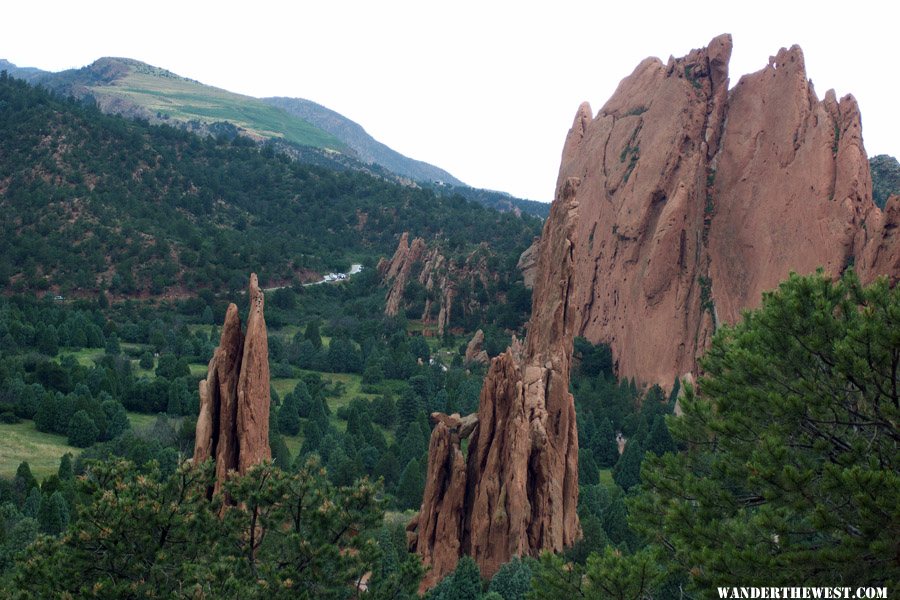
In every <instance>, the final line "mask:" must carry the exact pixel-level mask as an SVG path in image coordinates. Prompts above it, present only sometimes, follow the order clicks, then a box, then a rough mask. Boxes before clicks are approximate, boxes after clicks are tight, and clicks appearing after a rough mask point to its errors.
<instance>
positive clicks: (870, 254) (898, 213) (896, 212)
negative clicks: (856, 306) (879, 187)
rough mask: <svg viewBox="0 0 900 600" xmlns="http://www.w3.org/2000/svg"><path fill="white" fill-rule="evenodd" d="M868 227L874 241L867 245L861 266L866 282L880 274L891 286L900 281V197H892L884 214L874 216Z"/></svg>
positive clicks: (885, 207)
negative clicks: (899, 231) (898, 229)
mask: <svg viewBox="0 0 900 600" xmlns="http://www.w3.org/2000/svg"><path fill="white" fill-rule="evenodd" d="M868 227H869V228H870V230H871V231H872V233H873V236H872V241H871V242H869V244H867V245H866V249H865V252H864V254H863V262H862V264H861V265H860V269H861V272H862V275H863V277H862V279H863V281H864V282H869V281H871V280H872V279H873V278H874V277H875V276H877V275H879V274H885V275H887V276H888V278H889V279H890V282H891V285H896V284H897V282H898V280H900V235H898V232H897V228H898V227H900V196H891V197H890V198H888V201H887V204H885V206H884V212H883V213H882V214H880V215H877V214H876V215H874V218H873V219H872V222H871V223H869V224H868Z"/></svg>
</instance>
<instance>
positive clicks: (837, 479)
mask: <svg viewBox="0 0 900 600" xmlns="http://www.w3.org/2000/svg"><path fill="white" fill-rule="evenodd" d="M898 315H900V287H895V288H893V289H891V287H890V286H889V284H888V282H887V281H886V280H885V279H881V280H877V281H876V282H875V283H873V284H872V285H871V286H869V287H868V288H863V287H862V286H861V285H860V283H859V281H858V279H857V278H856V276H855V275H854V274H853V273H852V271H847V272H846V273H845V274H844V276H843V277H842V278H841V279H840V280H838V281H832V280H831V279H829V278H827V277H825V276H824V275H822V274H821V273H819V274H817V275H813V276H808V277H800V276H797V275H792V276H791V277H790V278H789V279H788V280H787V281H786V282H784V283H782V284H781V285H780V286H779V288H778V290H777V291H775V292H772V293H769V294H766V295H764V297H763V301H762V305H761V307H760V308H759V309H758V310H756V311H753V312H749V313H746V314H745V315H744V318H743V320H742V321H741V322H740V323H739V324H737V325H735V326H733V327H728V326H726V327H723V328H721V329H720V330H719V331H718V332H717V333H716V336H715V337H714V339H713V343H712V346H711V348H710V349H709V351H708V352H707V353H706V356H705V357H704V358H703V360H702V362H701V364H702V367H703V369H702V370H703V373H704V375H703V377H702V378H701V379H700V380H699V382H698V386H699V391H700V393H699V394H697V393H695V391H694V390H693V389H692V387H691V386H686V387H685V390H684V393H683V395H682V398H681V405H682V409H683V412H684V415H683V416H682V417H681V418H678V419H674V420H672V421H671V422H670V426H671V427H672V434H673V436H674V437H675V438H676V439H677V440H678V441H679V442H682V443H684V444H685V445H686V450H685V451H684V452H681V453H679V454H677V455H672V454H667V455H664V456H662V457H656V456H654V455H653V454H648V457H647V462H646V465H645V468H644V471H643V474H642V475H643V482H644V483H643V485H642V489H643V491H642V494H640V495H639V496H638V497H637V498H635V499H634V501H633V505H632V507H631V510H630V513H631V514H632V515H633V517H634V523H635V525H636V526H637V527H638V529H639V530H640V531H641V532H643V533H645V534H646V535H647V536H648V537H650V538H651V539H654V540H658V541H659V542H661V546H662V547H665V548H666V549H668V550H669V551H670V554H669V559H670V560H671V561H672V563H673V569H680V570H681V571H682V572H689V573H690V575H691V578H692V584H693V585H694V586H695V587H697V588H699V589H700V590H704V591H705V590H710V591H711V590H713V589H714V587H715V586H718V585H734V583H735V582H736V581H740V582H741V585H747V586H753V585H766V586H772V585H796V582H798V581H803V582H804V585H830V584H828V583H827V582H829V581H841V585H844V586H848V587H853V586H881V585H887V584H888V583H896V582H897V581H898V575H897V564H896V557H897V552H896V550H897V539H898V535H900V529H898V526H897V524H898V523H900V504H898V502H897V499H898V498H900V476H898V472H900V453H898V452H897V444H898V440H900V436H898V433H897V426H896V423H897V422H898V417H900V400H898V393H897V389H898V388H897V385H896V382H897V380H898V379H897V378H898V364H900V360H898V358H897V357H898V356H900V337H898V335H897V332H898V320H897V319H898ZM792 582H793V583H792Z"/></svg>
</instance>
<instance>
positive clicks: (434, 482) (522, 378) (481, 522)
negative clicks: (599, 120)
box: [407, 179, 581, 589]
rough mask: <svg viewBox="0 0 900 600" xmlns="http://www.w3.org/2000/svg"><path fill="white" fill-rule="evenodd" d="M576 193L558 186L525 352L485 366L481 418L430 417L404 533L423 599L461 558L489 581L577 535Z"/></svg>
mask: <svg viewBox="0 0 900 600" xmlns="http://www.w3.org/2000/svg"><path fill="white" fill-rule="evenodd" d="M577 187H578V181H577V179H573V180H567V181H565V182H564V184H563V185H562V186H560V188H559V190H558V192H557V199H556V200H555V202H554V203H553V206H552V207H551V213H550V214H551V219H550V220H548V221H547V223H546V224H545V227H544V232H543V235H542V237H541V242H540V250H539V260H538V268H537V271H536V277H535V283H534V294H533V298H532V316H531V320H530V321H529V324H528V335H527V337H526V340H525V343H524V345H523V344H520V343H519V342H518V341H517V340H515V339H514V341H513V344H512V346H511V347H510V348H509V349H507V351H506V352H505V353H503V354H501V355H500V356H498V357H497V358H495V359H493V360H492V361H491V365H490V368H489V370H488V374H487V376H486V377H485V381H484V385H483V387H482V390H481V397H480V401H479V408H478V413H477V416H475V415H469V416H467V417H459V415H451V416H447V415H442V414H439V413H435V414H433V415H432V420H433V421H434V422H435V423H436V426H435V428H434V430H433V432H432V436H431V443H430V446H429V456H428V474H427V476H426V489H425V494H424V498H423V501H422V506H421V509H420V511H419V513H418V515H417V516H416V517H415V518H414V519H413V520H412V522H410V524H409V526H408V528H407V537H408V540H409V542H410V547H411V548H412V549H414V550H416V551H417V552H418V553H419V554H420V555H421V556H422V561H423V563H424V564H425V565H427V566H428V567H430V570H429V571H428V573H427V574H426V576H425V579H424V581H423V584H422V587H423V589H425V588H429V587H431V586H433V585H434V584H436V583H437V582H438V581H440V580H441V578H443V577H444V576H445V575H446V574H447V573H449V572H450V571H452V570H453V569H454V568H455V567H456V563H457V561H458V560H459V558H460V556H462V555H463V554H469V555H471V556H472V557H473V558H474V559H475V560H476V562H477V563H478V566H479V568H480V570H481V574H482V576H483V577H491V576H493V574H494V573H496V572H497V570H498V569H499V568H500V566H501V565H502V564H504V563H506V562H508V561H509V559H510V558H512V557H513V556H521V555H531V556H536V555H538V554H539V553H540V552H541V551H543V550H552V551H557V552H558V551H561V550H562V549H563V548H565V547H566V546H569V545H571V544H573V543H574V542H575V541H576V540H577V539H578V538H579V537H580V536H581V526H580V524H579V521H578V515H577V513H576V510H575V509H576V506H577V504H578V433H577V428H576V424H575V406H574V401H573V398H572V396H571V394H569V365H570V361H571V356H572V340H573V336H574V332H575V326H576V320H575V311H574V310H572V305H571V299H572V297H573V295H574V293H575V290H576V286H575V281H576V280H575V277H574V256H573V251H574V248H575V241H574V235H575V223H576V213H577V210H576V208H577V206H578V205H577V202H576V201H575V191H576V189H577ZM470 430H471V434H470V435H469V431H470ZM467 436H469V444H468V454H467V455H466V456H465V457H464V456H463V454H462V452H461V450H460V443H461V440H462V439H465V438H466V437H467Z"/></svg>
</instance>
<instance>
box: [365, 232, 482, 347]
mask: <svg viewBox="0 0 900 600" xmlns="http://www.w3.org/2000/svg"><path fill="white" fill-rule="evenodd" d="M488 252H489V250H488V246H487V244H482V245H481V246H479V247H478V248H477V249H475V250H474V251H473V252H472V253H471V254H469V256H468V257H466V260H465V263H464V264H463V265H462V266H459V265H457V264H456V263H455V262H454V261H453V260H449V261H448V260H447V259H446V258H445V257H444V256H443V255H442V254H441V252H440V249H439V248H436V247H433V248H431V249H428V248H427V246H426V244H425V241H424V240H423V239H422V238H415V239H414V240H413V242H412V245H410V244H409V233H403V235H401V236H400V242H399V244H398V245H397V250H396V251H395V252H394V256H393V257H392V258H391V259H390V260H386V259H384V258H382V259H381V260H380V261H379V262H378V267H377V269H378V273H379V275H380V276H381V280H382V283H384V284H386V285H388V286H389V288H388V293H387V297H386V299H385V310H384V312H385V314H386V315H389V316H393V315H396V314H397V313H398V312H399V311H400V307H401V304H402V300H403V293H404V291H405V290H406V286H407V284H408V283H409V280H410V276H411V275H412V274H413V273H415V272H416V269H418V276H417V278H418V281H419V283H421V284H422V286H423V287H424V288H425V290H426V291H427V292H429V295H428V296H427V297H426V300H425V307H424V310H423V311H422V316H421V320H422V323H423V324H426V325H428V324H431V323H434V324H435V326H436V330H437V335H439V336H441V335H444V331H446V330H447V329H449V327H450V313H451V311H452V308H453V303H454V301H455V300H456V294H457V285H458V284H459V283H460V282H462V281H469V282H470V283H474V282H475V281H476V280H478V281H479V282H480V283H481V285H482V286H484V287H485V288H487V287H488V286H489V284H490V281H489V275H488V268H487V254H488ZM494 277H496V275H494ZM471 301H472V299H471V298H470V302H471ZM435 302H437V305H435ZM478 308H480V307H479V306H477V304H476V305H467V306H463V307H462V311H463V312H464V313H466V312H467V311H474V310H477V309H478ZM435 313H436V316H437V319H436V320H435Z"/></svg>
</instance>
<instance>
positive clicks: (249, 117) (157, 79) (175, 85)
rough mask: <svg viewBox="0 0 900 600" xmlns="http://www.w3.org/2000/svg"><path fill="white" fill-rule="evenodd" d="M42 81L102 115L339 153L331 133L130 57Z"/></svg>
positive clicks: (338, 143) (340, 146) (104, 60)
mask: <svg viewBox="0 0 900 600" xmlns="http://www.w3.org/2000/svg"><path fill="white" fill-rule="evenodd" d="M41 82H42V83H45V84H46V85H47V86H48V87H50V88H51V89H54V90H56V91H59V92H60V93H63V94H69V93H71V94H73V95H75V96H76V97H86V96H90V97H92V98H93V99H94V100H95V101H96V102H97V104H98V106H99V107H100V108H101V110H103V111H104V112H108V113H114V114H121V115H124V116H129V117H140V118H145V119H147V120H149V121H151V122H159V121H169V120H171V121H178V122H192V121H195V122H199V123H198V124H197V125H195V126H199V124H207V125H209V124H212V123H216V122H221V121H226V122H229V123H232V124H233V125H235V126H236V127H238V128H240V129H241V130H243V132H244V133H246V134H247V135H249V136H250V137H252V138H255V139H258V140H261V139H269V138H281V139H284V140H285V141H288V142H291V143H294V144H298V145H301V146H315V147H318V148H327V149H330V150H334V151H343V150H345V149H346V145H345V144H343V143H342V142H341V141H339V140H338V139H337V138H336V137H334V136H333V135H331V134H329V133H327V132H326V131H324V130H322V129H320V128H318V127H316V126H314V125H312V124H310V123H309V122H307V121H304V120H303V119H299V118H296V117H293V116H291V115H289V114H287V113H286V112H284V111H282V110H279V109H277V108H275V107H273V106H271V105H269V104H266V103H265V102H262V101H261V100H259V99H257V98H252V97H250V96H243V95H240V94H235V93H232V92H229V91H226V90H222V89H219V88H215V87H212V86H208V85H204V84H202V83H200V82H198V81H194V80H193V79H187V78H185V77H181V76H179V75H176V74H174V73H172V72H171V71H167V70H166V69H161V68H158V67H154V66H151V65H148V64H146V63H142V62H140V61H136V60H132V59H129V58H101V59H99V60H97V61H96V62H94V63H92V64H90V65H88V66H86V67H84V68H82V69H76V70H72V71H63V72H61V73H56V74H48V75H47V76H45V78H44V79H43V80H41Z"/></svg>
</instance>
